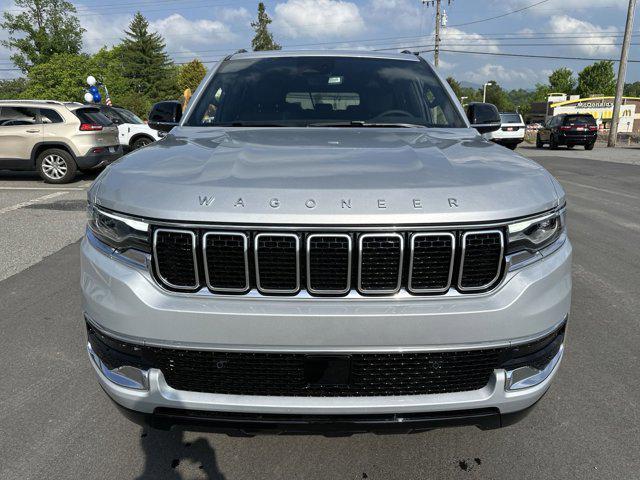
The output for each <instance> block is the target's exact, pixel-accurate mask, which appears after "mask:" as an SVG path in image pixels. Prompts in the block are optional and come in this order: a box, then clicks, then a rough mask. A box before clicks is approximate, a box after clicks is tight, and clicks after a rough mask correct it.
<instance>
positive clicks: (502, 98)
mask: <svg viewBox="0 0 640 480" xmlns="http://www.w3.org/2000/svg"><path fill="white" fill-rule="evenodd" d="M491 83H493V85H490V86H488V87H487V103H493V104H494V105H495V106H496V107H498V110H499V111H501V112H507V111H513V110H515V106H514V105H513V103H512V102H511V99H510V98H509V96H508V95H507V92H505V91H504V90H503V89H502V87H501V86H500V85H499V84H498V82H496V81H495V80H491ZM479 93H480V95H482V89H481V90H480V92H479Z"/></svg>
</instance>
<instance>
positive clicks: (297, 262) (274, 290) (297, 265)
mask: <svg viewBox="0 0 640 480" xmlns="http://www.w3.org/2000/svg"><path fill="white" fill-rule="evenodd" d="M266 237H271V238H293V239H294V240H295V269H296V273H295V287H294V288H269V287H263V286H262V282H261V280H260V258H259V257H260V240H261V239H262V238H266ZM253 253H254V261H255V266H256V287H257V288H258V290H259V291H260V292H261V293H273V294H294V293H298V291H299V290H300V237H298V235H296V234H295V233H275V232H274V233H259V234H257V235H256V236H255V238H254V244H253ZM265 270H266V269H265Z"/></svg>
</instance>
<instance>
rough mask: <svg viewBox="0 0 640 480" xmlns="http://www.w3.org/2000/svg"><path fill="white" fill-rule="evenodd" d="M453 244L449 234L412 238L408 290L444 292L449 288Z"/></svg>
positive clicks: (419, 235) (418, 235)
mask: <svg viewBox="0 0 640 480" xmlns="http://www.w3.org/2000/svg"><path fill="white" fill-rule="evenodd" d="M453 242H454V238H453V235H450V234H424V235H423V234H417V235H415V236H414V238H413V239H412V243H413V257H412V265H411V282H410V284H409V289H410V290H412V291H419V290H444V289H447V288H448V287H449V283H450V276H451V269H452V265H451V260H452V258H453V248H454V247H453Z"/></svg>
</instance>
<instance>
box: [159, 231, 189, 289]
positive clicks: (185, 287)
mask: <svg viewBox="0 0 640 480" xmlns="http://www.w3.org/2000/svg"><path fill="white" fill-rule="evenodd" d="M159 232H169V233H182V234H184V233H186V234H189V235H190V236H191V252H192V256H193V268H194V273H195V281H196V283H195V284H194V285H190V286H185V285H174V284H173V283H171V282H170V281H168V280H167V279H166V278H164V277H163V276H162V274H161V273H160V265H159V264H158V252H157V251H156V243H157V238H158V233H159ZM153 263H154V265H155V270H156V275H157V276H158V278H159V279H160V280H162V281H163V282H164V283H165V285H167V286H169V287H171V288H175V289H177V290H194V289H196V288H198V287H199V286H200V275H199V274H198V255H197V253H196V234H195V233H193V232H192V231H190V230H176V229H171V228H159V229H157V230H155V231H154V232H153Z"/></svg>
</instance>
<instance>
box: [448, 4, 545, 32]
mask: <svg viewBox="0 0 640 480" xmlns="http://www.w3.org/2000/svg"><path fill="white" fill-rule="evenodd" d="M549 1H550V0H541V1H540V2H537V3H533V4H531V5H527V6H526V7H522V8H518V9H516V10H511V11H510V12H506V13H503V14H501V15H496V16H495V17H488V18H483V19H481V20H473V21H471V22H465V23H458V24H457V25H450V27H464V26H465V25H475V24H476V23H482V22H488V21H490V20H495V19H496V18H503V17H506V16H508V15H513V14H514V13H519V12H522V11H524V10H528V9H530V8H533V7H536V6H538V5H542V4H543V3H547V2H549Z"/></svg>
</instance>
